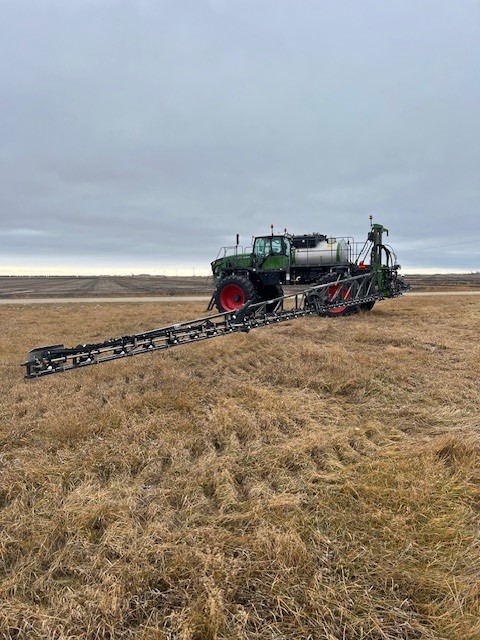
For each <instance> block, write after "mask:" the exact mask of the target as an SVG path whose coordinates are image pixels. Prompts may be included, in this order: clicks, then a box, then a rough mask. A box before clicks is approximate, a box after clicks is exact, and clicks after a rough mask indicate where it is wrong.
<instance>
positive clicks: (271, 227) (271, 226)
mask: <svg viewBox="0 0 480 640" xmlns="http://www.w3.org/2000/svg"><path fill="white" fill-rule="evenodd" d="M270 229H271V232H272V236H273V224H271V225H270Z"/></svg>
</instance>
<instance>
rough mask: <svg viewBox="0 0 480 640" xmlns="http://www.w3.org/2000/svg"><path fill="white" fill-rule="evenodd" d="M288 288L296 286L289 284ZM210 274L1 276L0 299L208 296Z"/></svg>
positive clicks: (479, 284)
mask: <svg viewBox="0 0 480 640" xmlns="http://www.w3.org/2000/svg"><path fill="white" fill-rule="evenodd" d="M406 281H407V282H408V283H409V284H410V286H411V288H412V291H472V290H480V273H473V274H449V275H432V276H424V275H409V276H406ZM290 289H291V292H293V291H295V289H296V288H292V287H290ZM212 292H213V280H212V278H210V277H203V276H195V277H194V276H191V277H170V276H168V277H167V276H147V275H145V276H92V277H86V276H45V277H43V276H30V277H26V276H0V300H1V299H2V298H3V299H6V298H7V299H8V298H55V297H58V298H65V297H73V298H85V297H88V298H92V297H98V298H105V297H122V296H125V297H138V296H146V297H148V296H174V295H181V296H189V295H190V296H191V295H205V296H211V295H212Z"/></svg>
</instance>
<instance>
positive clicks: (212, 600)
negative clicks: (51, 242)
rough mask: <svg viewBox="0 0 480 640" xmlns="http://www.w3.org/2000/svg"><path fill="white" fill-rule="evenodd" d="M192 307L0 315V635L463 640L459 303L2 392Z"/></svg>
mask: <svg viewBox="0 0 480 640" xmlns="http://www.w3.org/2000/svg"><path fill="white" fill-rule="evenodd" d="M49 295H51V292H50V293H49ZM62 295H65V292H63V293H62ZM203 309H204V304H203V303H179V302H175V301H174V300H172V303H171V304H169V305H165V304H157V303H153V302H151V303H148V304H143V303H137V304H132V303H128V301H126V302H125V303H119V304H115V305H111V304H108V303H98V304H97V303H94V304H89V305H87V304H85V305H82V304H71V305H68V304H64V305H55V304H50V305H45V306H43V305H32V306H27V305H9V306H5V307H1V308H0V319H1V326H2V332H1V334H0V388H1V390H2V394H1V397H0V415H1V420H0V446H1V450H0V451H1V457H0V557H1V569H0V601H1V602H2V605H1V607H0V637H1V638H3V639H5V640H13V639H15V640H19V639H21V640H23V639H25V640H27V639H30V638H34V639H35V640H37V639H38V640H40V639H41V640H47V639H48V640H50V639H52V638H53V639H55V640H67V639H68V640H71V639H86V640H100V639H102V640H103V639H107V638H108V639H110V640H114V639H145V640H147V639H148V640H150V639H152V640H153V639H156V640H280V639H282V640H283V639H288V640H300V639H301V640H307V639H311V640H317V639H318V640H320V639H322V640H323V639H328V640H414V639H418V640H478V638H480V582H479V575H480V543H479V537H478V532H479V527H480V510H479V504H480V417H479V408H480V388H479V384H478V381H479V379H480V342H479V340H478V327H479V324H480V300H479V299H478V298H476V297H474V296H472V297H465V298H463V299H462V301H461V305H459V304H456V303H454V302H452V298H451V297H450V298H449V297H447V296H445V297H441V296H439V297H432V298H414V297H411V298H408V297H405V298H400V299H397V300H390V301H384V302H380V303H378V304H377V305H376V306H375V307H374V309H373V310H372V311H371V312H370V313H362V314H357V315H353V316H349V317H345V318H337V319H330V318H319V317H313V316H312V317H307V318H302V319H297V320H293V321H288V322H285V323H280V324H276V325H273V326H269V327H267V328H262V329H257V330H254V331H251V332H250V333H248V334H243V333H242V334H233V335H230V336H226V337H223V338H221V339H212V340H208V341H205V342H201V343H196V344H192V345H188V346H183V347H179V348H175V349H171V350H169V351H164V352H157V353H154V354H148V355H144V356H143V357H138V358H137V357H134V358H127V359H125V360H119V361H116V362H110V363H107V364H101V365H99V366H96V367H89V368H85V369H83V370H78V371H74V372H66V373H63V374H56V375H52V376H49V377H46V378H41V379H38V380H33V381H24V380H23V379H22V372H21V368H20V366H19V364H20V362H22V361H23V360H24V359H25V357H26V353H27V351H28V350H29V349H31V348H33V347H37V346H41V345H45V344H55V343H59V342H63V343H64V344H65V345H76V344H78V343H79V342H82V343H83V342H90V341H98V340H101V339H104V338H108V337H111V336H118V335H124V334H131V333H135V332H138V331H141V330H146V329H150V328H154V327H158V326H164V325H166V324H170V323H173V322H178V321H181V320H188V318H195V317H198V315H201V313H202V311H203Z"/></svg>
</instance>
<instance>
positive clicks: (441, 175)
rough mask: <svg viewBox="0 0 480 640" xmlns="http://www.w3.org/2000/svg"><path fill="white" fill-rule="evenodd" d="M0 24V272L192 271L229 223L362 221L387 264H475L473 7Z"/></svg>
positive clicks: (238, 5) (58, 10) (479, 59)
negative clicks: (386, 243)
mask: <svg viewBox="0 0 480 640" xmlns="http://www.w3.org/2000/svg"><path fill="white" fill-rule="evenodd" d="M0 15H1V21H0V273H20V272H21V271H24V270H30V272H36V271H37V272H47V271H48V270H49V269H50V270H51V271H55V272H60V271H70V272H77V273H82V272H85V271H86V270H88V269H90V270H92V271H96V272H102V273H105V272H107V271H114V272H117V273H121V272H135V273H139V272H149V273H162V272H165V270H167V269H170V272H173V271H174V270H175V269H177V270H178V272H180V270H181V269H184V270H185V272H188V273H192V271H193V269H194V268H195V269H196V273H197V274H198V273H201V272H202V271H206V270H207V269H208V265H209V262H210V261H211V260H212V259H213V258H215V257H216V254H217V252H218V249H219V247H220V246H222V245H225V244H233V243H234V238H235V234H236V233H240V236H241V241H242V242H243V243H244V244H248V242H249V241H250V238H251V236H252V234H259V233H264V232H268V231H269V228H270V224H274V225H275V227H276V228H277V229H278V230H283V228H285V227H286V228H287V229H288V230H289V231H290V232H292V233H307V232H312V231H319V232H321V233H325V234H327V235H349V236H355V237H356V239H358V240H363V239H364V238H365V236H366V233H367V231H368V226H369V220H368V216H369V214H371V213H373V215H374V216H375V219H376V221H377V222H381V223H382V224H384V225H385V226H387V227H388V228H389V229H390V238H389V240H390V243H391V245H392V246H393V247H394V249H395V250H396V251H397V254H398V257H399V261H400V263H401V264H402V265H403V266H404V270H405V271H412V270H413V271H414V270H418V269H420V268H432V269H434V270H440V269H452V270H460V269H462V270H480V215H479V214H480V46H479V29H480V2H479V0H377V1H374V0H68V1H66V0H0ZM444 245H448V246H444ZM172 270H173V271H172Z"/></svg>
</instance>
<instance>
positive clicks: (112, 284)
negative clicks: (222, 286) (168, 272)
mask: <svg viewBox="0 0 480 640" xmlns="http://www.w3.org/2000/svg"><path fill="white" fill-rule="evenodd" d="M211 291H212V280H211V278H206V277H202V276H195V277H193V276H192V277H189V278H183V277H165V276H92V277H87V276H48V277H38V276H32V277H24V276H10V277H8V276H0V297H15V298H17V297H18V298H29V297H45V298H52V297H69V296H71V297H74V298H76V297H96V296H98V297H108V296H112V297H114V296H115V297H118V296H125V297H128V296H149V295H154V296H170V295H195V294H204V295H209V294H210V295H211Z"/></svg>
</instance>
